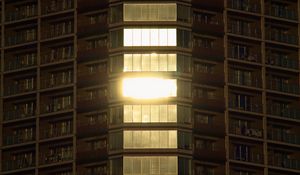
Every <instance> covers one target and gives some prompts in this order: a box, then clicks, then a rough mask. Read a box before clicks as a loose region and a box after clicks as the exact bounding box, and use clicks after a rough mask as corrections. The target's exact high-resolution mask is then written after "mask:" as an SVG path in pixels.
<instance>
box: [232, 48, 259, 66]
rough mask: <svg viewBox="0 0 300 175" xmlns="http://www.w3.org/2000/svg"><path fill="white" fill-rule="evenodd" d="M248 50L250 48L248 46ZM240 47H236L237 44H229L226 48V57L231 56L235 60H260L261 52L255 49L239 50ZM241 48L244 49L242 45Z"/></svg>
mask: <svg viewBox="0 0 300 175" xmlns="http://www.w3.org/2000/svg"><path fill="white" fill-rule="evenodd" d="M248 49H249V50H250V48H248ZM240 50H241V48H238V47H237V46H230V47H229V50H228V57H229V58H233V59H236V60H242V61H247V62H255V63H258V62H261V54H260V53H259V52H258V50H257V51H255V52H250V53H248V52H247V53H246V52H239V51H240ZM243 50H246V49H245V48H244V47H243Z"/></svg>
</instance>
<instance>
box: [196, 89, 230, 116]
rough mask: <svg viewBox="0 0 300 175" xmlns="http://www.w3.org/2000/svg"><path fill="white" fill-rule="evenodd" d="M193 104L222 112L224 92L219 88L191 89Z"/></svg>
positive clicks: (223, 108) (199, 107)
mask: <svg viewBox="0 0 300 175" xmlns="http://www.w3.org/2000/svg"><path fill="white" fill-rule="evenodd" d="M193 104H194V107H195V108H198V109H206V110H213V111H218V112H222V111H224V110H225V99H224V92H223V91H222V90H221V89H217V90H215V89H213V90H211V89H205V88H194V89H193Z"/></svg>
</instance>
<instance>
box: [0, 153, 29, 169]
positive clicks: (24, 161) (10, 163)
mask: <svg viewBox="0 0 300 175" xmlns="http://www.w3.org/2000/svg"><path fill="white" fill-rule="evenodd" d="M34 157H35V156H34V155H31V156H27V157H26V156H23V158H18V159H16V160H3V167H2V168H3V170H4V171H10V170H18V169H25V168H30V167H34V166H35V159H34Z"/></svg>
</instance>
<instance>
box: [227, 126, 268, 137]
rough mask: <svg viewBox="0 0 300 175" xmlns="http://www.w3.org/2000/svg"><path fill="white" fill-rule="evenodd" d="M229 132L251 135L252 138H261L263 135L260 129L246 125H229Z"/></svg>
mask: <svg viewBox="0 0 300 175" xmlns="http://www.w3.org/2000/svg"><path fill="white" fill-rule="evenodd" d="M229 132H230V134H234V135H240V136H247V137H253V138H262V137H263V132H262V129H260V128H255V127H249V128H246V127H240V126H233V125H230V127H229Z"/></svg>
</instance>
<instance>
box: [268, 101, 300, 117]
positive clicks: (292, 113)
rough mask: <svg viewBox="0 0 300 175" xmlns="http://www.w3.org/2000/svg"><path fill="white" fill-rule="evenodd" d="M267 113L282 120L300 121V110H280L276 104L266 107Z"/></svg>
mask: <svg viewBox="0 0 300 175" xmlns="http://www.w3.org/2000/svg"><path fill="white" fill-rule="evenodd" d="M267 113H268V114H270V115H274V116H280V117H283V118H289V119H296V120H300V110H299V109H298V108H293V107H291V108H282V107H280V106H279V105H276V104H268V105H267Z"/></svg>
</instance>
